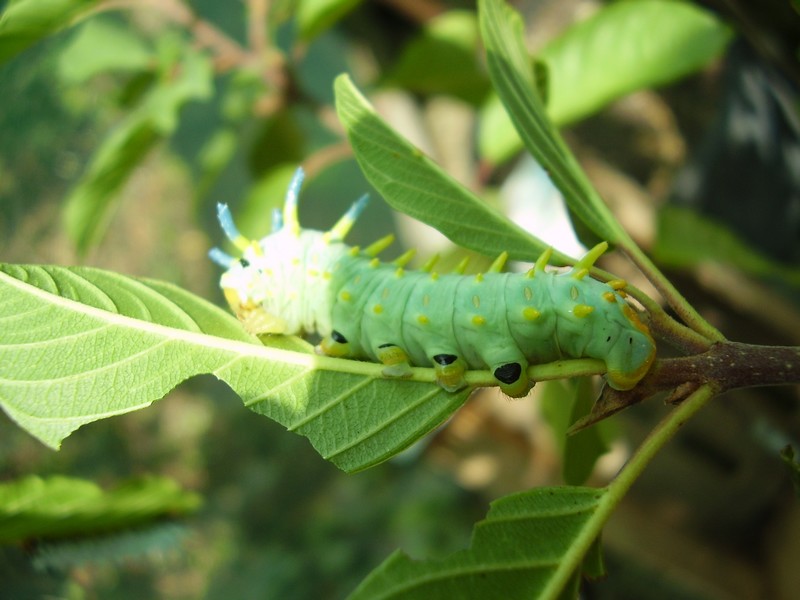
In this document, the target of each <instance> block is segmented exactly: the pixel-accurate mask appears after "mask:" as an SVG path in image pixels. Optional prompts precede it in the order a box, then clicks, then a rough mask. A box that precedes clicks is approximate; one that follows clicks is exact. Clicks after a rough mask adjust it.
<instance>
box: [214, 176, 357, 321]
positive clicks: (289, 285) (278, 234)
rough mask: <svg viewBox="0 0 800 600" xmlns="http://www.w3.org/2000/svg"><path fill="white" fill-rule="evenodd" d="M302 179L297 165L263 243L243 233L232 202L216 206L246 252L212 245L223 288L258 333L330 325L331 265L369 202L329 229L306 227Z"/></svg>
mask: <svg viewBox="0 0 800 600" xmlns="http://www.w3.org/2000/svg"><path fill="white" fill-rule="evenodd" d="M303 177H304V175H303V170H302V169H298V170H297V171H296V172H295V175H294V177H293V178H292V181H291V183H290V184H289V189H288V191H287V193H286V201H285V204H284V207H283V211H276V212H275V213H274V214H273V219H272V230H273V232H272V233H271V234H270V235H268V236H266V237H264V238H262V239H261V240H258V241H255V240H248V239H247V238H245V237H244V236H243V235H242V234H241V233H239V230H238V229H237V228H236V225H235V224H234V222H233V217H232V215H231V212H230V210H229V209H228V207H227V205H225V204H219V205H217V217H218V219H219V222H220V225H221V226H222V229H223V231H224V232H225V235H226V237H227V238H228V239H229V240H230V241H231V242H232V243H233V245H234V246H236V247H237V248H238V249H239V250H241V252H242V256H241V258H234V257H232V256H230V255H228V254H226V253H225V252H223V251H222V250H220V249H219V248H213V249H212V250H211V252H210V253H209V256H210V258H211V259H212V260H213V261H214V262H216V263H217V264H219V265H221V266H222V267H223V268H225V269H226V271H225V272H224V273H223V274H222V278H221V280H220V286H221V287H222V289H223V293H224V294H225V299H226V300H227V301H228V304H229V305H230V307H231V309H232V310H233V313H234V314H235V315H236V316H237V317H238V318H239V320H240V321H241V322H242V323H243V325H244V327H245V329H247V331H249V332H250V333H253V334H256V335H259V334H287V335H292V334H299V333H303V332H313V331H323V332H324V331H327V329H329V323H328V321H329V312H330V311H329V309H328V308H329V307H328V305H327V303H326V301H325V289H326V288H327V282H328V280H329V279H330V277H331V273H330V271H329V268H330V267H331V265H332V264H334V263H335V262H336V259H337V258H338V255H339V253H341V252H344V251H346V246H344V244H343V243H341V241H342V239H343V238H344V236H345V235H346V234H347V232H348V231H349V230H350V228H351V227H352V225H353V223H354V222H355V220H356V218H358V215H359V214H360V213H361V211H362V210H363V209H364V207H365V206H366V202H367V198H366V197H363V198H361V199H360V200H359V201H358V202H356V203H355V204H354V205H353V206H352V208H351V209H350V210H349V211H348V212H347V213H346V214H345V215H344V216H343V217H342V218H341V219H340V220H339V221H338V222H337V223H336V225H334V226H333V228H332V229H331V230H330V231H327V232H324V233H323V232H321V231H314V230H310V229H301V227H300V223H299V221H298V219H297V198H298V194H299V192H300V186H301V185H302V182H303Z"/></svg>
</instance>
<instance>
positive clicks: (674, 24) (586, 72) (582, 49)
mask: <svg viewBox="0 0 800 600" xmlns="http://www.w3.org/2000/svg"><path fill="white" fill-rule="evenodd" d="M731 37H732V32H731V30H730V28H729V27H727V26H726V25H724V24H723V23H722V22H721V21H719V20H718V19H717V18H716V17H715V16H714V15H713V14H712V13H711V12H709V11H707V10H705V9H703V8H701V7H699V6H696V5H693V4H690V3H687V2H674V1H672V0H639V1H638V2H615V3H612V4H608V5H606V6H605V7H603V8H602V9H600V10H599V11H598V12H597V13H595V14H594V15H593V16H592V17H590V18H588V19H586V20H585V21H582V22H580V23H578V24H576V25H574V26H573V27H571V28H570V29H569V30H567V31H566V32H565V33H564V34H562V35H561V36H559V37H558V38H556V39H555V40H554V41H553V42H552V43H551V44H549V45H548V46H546V47H545V48H544V49H543V50H542V51H541V53H540V54H539V57H538V58H539V59H540V60H542V61H544V62H545V63H546V64H547V66H548V67H549V71H550V80H549V91H548V94H549V103H548V113H549V114H550V117H551V118H552V119H553V121H555V122H556V123H558V124H560V125H564V124H567V123H571V122H573V121H576V120H578V119H582V118H584V117H586V116H588V115H590V114H592V113H594V112H596V111H597V110H599V109H600V108H601V107H603V106H604V105H606V104H608V103H609V102H611V101H612V100H615V99H617V98H620V97H621V96H624V95H626V94H628V93H630V92H632V91H634V90H639V89H643V88H649V87H654V86H658V85H663V84H665V83H668V82H670V81H674V80H676V79H679V78H680V77H683V76H684V75H687V74H689V73H692V72H694V71H696V70H698V69H700V68H702V67H703V66H705V65H707V64H708V63H709V62H710V61H711V60H713V59H714V58H716V57H718V56H719V55H720V54H721V53H722V52H723V51H724V50H725V48H726V46H727V44H728V42H729V41H730V39H731Z"/></svg>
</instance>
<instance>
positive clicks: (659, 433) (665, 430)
mask: <svg viewBox="0 0 800 600" xmlns="http://www.w3.org/2000/svg"><path fill="white" fill-rule="evenodd" d="M717 393H718V389H717V388H716V387H715V386H714V385H712V384H706V385H703V386H701V387H700V388H698V389H697V390H695V391H694V392H693V393H692V394H690V395H689V397H688V398H686V400H685V401H684V402H682V403H681V404H680V405H678V406H677V407H676V408H675V409H674V410H672V411H671V412H670V413H669V414H668V415H667V416H666V417H665V418H664V419H663V420H662V421H661V422H660V423H659V424H658V426H657V427H656V428H655V429H654V430H653V431H651V432H650V435H648V436H647V438H646V439H645V440H644V442H642V444H641V445H640V446H639V448H638V449H637V450H636V452H635V453H634V454H633V456H631V458H630V460H629V461H628V462H627V463H626V464H625V466H624V467H622V470H621V471H620V472H619V474H618V475H617V476H616V477H615V478H614V481H612V482H611V483H610V484H609V485H608V486H607V487H606V495H605V496H603V499H602V501H601V503H600V508H599V509H598V511H597V512H598V513H599V514H603V515H604V518H603V519H602V520H603V522H605V521H606V519H607V518H608V516H609V515H610V514H611V511H612V510H613V509H614V508H615V507H616V506H617V505H618V504H619V503H620V501H621V500H622V498H623V496H624V495H625V494H626V493H627V492H628V490H629V489H630V488H631V486H632V485H633V483H634V482H635V481H636V480H637V479H638V478H639V475H641V474H642V472H643V471H644V469H645V467H646V466H647V465H648V464H649V463H650V461H651V460H653V457H654V456H655V455H656V454H657V453H658V452H659V450H661V448H663V447H664V446H665V445H666V443H667V442H668V441H669V440H671V439H672V438H673V437H674V435H675V434H676V433H677V432H678V430H679V429H680V428H681V427H682V426H683V424H684V423H686V422H687V421H688V420H689V419H690V418H691V417H692V416H693V415H694V414H695V413H697V411H699V410H700V409H701V408H703V407H704V406H705V405H706V404H707V403H708V402H709V400H711V399H712V398H713V397H714V396H715V395H716V394H717ZM598 533H599V529H598Z"/></svg>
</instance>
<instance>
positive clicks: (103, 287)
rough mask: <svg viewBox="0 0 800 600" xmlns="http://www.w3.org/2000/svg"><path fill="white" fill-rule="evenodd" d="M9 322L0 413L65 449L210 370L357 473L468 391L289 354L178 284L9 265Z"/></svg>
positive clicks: (3, 285)
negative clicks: (77, 434) (74, 438)
mask: <svg viewBox="0 0 800 600" xmlns="http://www.w3.org/2000/svg"><path fill="white" fill-rule="evenodd" d="M0 321H2V324H3V326H2V329H0V406H2V407H3V409H4V410H5V411H6V413H7V414H8V415H9V416H10V417H11V418H12V419H14V420H15V421H16V422H17V423H18V424H19V425H20V426H21V427H23V428H24V429H26V430H27V431H28V432H30V433H31V434H32V435H34V436H36V437H37V438H38V439H40V440H41V441H42V442H44V443H45V444H48V445H50V446H51V447H54V448H57V447H58V446H59V445H60V443H61V441H62V440H63V439H64V438H66V437H67V436H68V435H69V434H70V433H72V432H73V431H74V430H75V429H77V428H78V427H80V426H81V425H84V424H86V423H91V422H92V421H96V420H98V419H103V418H107V417H110V416H114V415H118V414H123V413H126V412H130V411H133V410H137V409H140V408H144V407H146V406H149V405H150V404H151V403H152V402H153V401H155V400H158V399H160V398H162V397H163V396H164V395H165V394H166V393H167V392H169V391H170V390H171V389H172V388H174V387H175V386H176V385H177V384H178V383H180V382H181V381H183V380H185V379H187V378H189V377H192V376H193V375H198V374H202V373H212V374H214V375H215V376H216V377H218V378H219V379H221V380H223V381H225V382H226V383H228V385H230V386H231V388H233V390H234V391H235V392H236V393H237V394H238V395H239V396H240V397H241V398H242V400H243V401H244V403H245V405H246V406H248V407H249V408H250V409H252V410H254V411H255V412H258V413H260V414H263V415H265V416H268V417H270V418H271V419H274V420H276V421H278V422H279V423H282V424H283V425H284V426H286V427H287V428H288V429H290V430H293V431H296V432H297V433H300V434H302V435H304V436H306V437H308V438H309V440H310V441H311V443H312V444H313V445H314V447H315V448H316V449H317V451H318V452H319V453H320V454H321V455H322V456H323V457H324V458H326V459H328V460H331V461H332V462H333V463H335V464H336V465H337V466H339V467H340V468H342V469H344V470H346V471H356V470H359V469H365V468H367V467H369V466H372V465H374V464H377V463H379V462H381V461H383V460H386V459H387V458H390V457H391V456H392V455H394V454H396V453H397V452H399V451H400V450H403V449H404V448H406V447H407V446H408V445H410V444H411V443H413V442H414V441H416V440H417V439H419V438H420V437H421V436H423V435H425V434H426V433H428V432H429V431H430V430H431V429H433V428H434V427H436V426H438V425H439V424H441V423H442V421H444V420H445V419H446V418H447V417H449V416H450V415H451V414H452V412H453V411H455V410H456V409H457V408H458V407H459V406H461V404H462V403H463V402H464V401H465V400H466V398H467V396H468V395H469V393H470V391H471V390H469V389H467V390H464V391H463V392H460V393H457V394H449V393H447V392H445V391H444V390H442V389H441V388H439V387H438V386H436V385H433V384H432V381H433V380H434V378H435V377H434V374H433V369H415V370H414V375H413V376H412V378H411V379H410V380H403V381H397V380H387V379H383V378H382V377H381V370H382V368H383V367H382V365H380V364H374V363H367V362H361V361H354V360H343V359H334V358H329V357H326V356H318V355H316V354H314V353H313V352H311V351H310V350H308V351H306V352H297V351H291V350H286V349H285V347H286V346H285V344H284V343H282V342H281V339H282V338H278V346H279V347H275V348H273V347H267V346H264V345H262V344H261V343H260V342H259V341H258V340H257V339H256V338H254V337H252V336H250V335H247V334H246V333H245V332H244V330H243V329H242V327H241V325H240V324H239V323H238V321H237V320H236V319H235V318H234V317H233V316H231V315H230V314H228V313H227V312H225V311H223V310H222V309H220V308H218V307H216V306H213V305H211V304H209V303H208V302H206V301H204V300H202V299H200V298H197V297H196V296H193V295H192V294H190V293H188V292H186V291H184V290H181V289H180V288H178V287H175V286H172V285H170V284H167V283H162V282H157V281H152V280H140V279H133V278H129V277H124V276H122V275H118V274H115V273H110V272H107V271H102V270H99V269H90V268H80V267H75V268H65V267H54V266H17V265H4V266H2V267H0ZM291 347H297V346H296V345H295V344H291ZM300 347H301V348H310V347H309V346H308V345H307V344H302V345H301V346H300Z"/></svg>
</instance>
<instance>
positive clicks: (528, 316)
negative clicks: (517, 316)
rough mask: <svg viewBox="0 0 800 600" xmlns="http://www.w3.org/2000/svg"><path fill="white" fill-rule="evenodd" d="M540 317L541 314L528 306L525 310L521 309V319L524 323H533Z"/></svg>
mask: <svg viewBox="0 0 800 600" xmlns="http://www.w3.org/2000/svg"><path fill="white" fill-rule="evenodd" d="M541 316H542V313H540V312H539V311H538V310H536V309H535V308H531V307H530V306H526V307H525V308H523V309H522V317H523V318H524V319H525V320H526V321H535V320H536V319H538V318H539V317H541Z"/></svg>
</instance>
